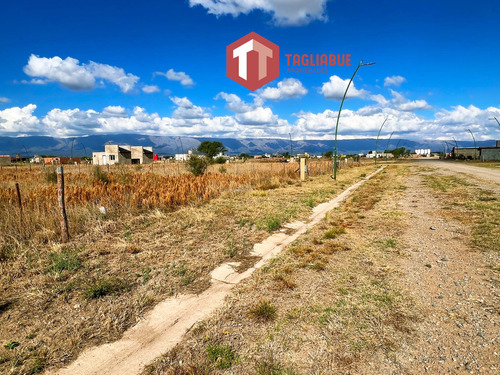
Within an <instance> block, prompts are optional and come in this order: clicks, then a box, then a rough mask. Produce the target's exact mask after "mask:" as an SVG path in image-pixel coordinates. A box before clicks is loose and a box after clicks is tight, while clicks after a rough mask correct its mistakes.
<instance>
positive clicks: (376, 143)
mask: <svg viewBox="0 0 500 375" xmlns="http://www.w3.org/2000/svg"><path fill="white" fill-rule="evenodd" d="M388 119H389V117H386V118H385V120H384V122H383V123H382V125H381V126H380V129H379V130H378V134H377V140H376V141H375V165H377V147H378V146H377V145H378V137H380V132H381V131H382V128H383V127H384V125H385V123H386V121H387V120H388Z"/></svg>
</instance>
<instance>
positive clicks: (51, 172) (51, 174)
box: [45, 167, 57, 184]
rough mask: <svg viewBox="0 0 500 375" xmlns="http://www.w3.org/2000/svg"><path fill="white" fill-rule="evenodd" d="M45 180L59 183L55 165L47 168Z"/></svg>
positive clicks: (50, 182)
mask: <svg viewBox="0 0 500 375" xmlns="http://www.w3.org/2000/svg"><path fill="white" fill-rule="evenodd" d="M45 181H47V183H49V184H55V183H57V172H56V169H55V168H54V167H52V168H47V169H46V170H45Z"/></svg>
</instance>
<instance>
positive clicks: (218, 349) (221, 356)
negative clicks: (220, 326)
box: [207, 344, 236, 370]
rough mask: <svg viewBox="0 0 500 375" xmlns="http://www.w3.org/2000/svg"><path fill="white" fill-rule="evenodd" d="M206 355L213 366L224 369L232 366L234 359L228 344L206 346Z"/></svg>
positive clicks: (234, 356)
mask: <svg viewBox="0 0 500 375" xmlns="http://www.w3.org/2000/svg"><path fill="white" fill-rule="evenodd" d="M207 355H208V358H209V359H210V361H211V362H213V363H215V367H217V368H218V369H219V370H224V369H227V368H229V367H231V366H232V364H233V362H234V361H235V359H236V355H235V354H234V352H233V349H232V348H231V346H229V345H211V344H209V345H208V347H207Z"/></svg>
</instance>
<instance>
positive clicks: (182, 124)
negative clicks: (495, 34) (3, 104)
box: [0, 93, 500, 140]
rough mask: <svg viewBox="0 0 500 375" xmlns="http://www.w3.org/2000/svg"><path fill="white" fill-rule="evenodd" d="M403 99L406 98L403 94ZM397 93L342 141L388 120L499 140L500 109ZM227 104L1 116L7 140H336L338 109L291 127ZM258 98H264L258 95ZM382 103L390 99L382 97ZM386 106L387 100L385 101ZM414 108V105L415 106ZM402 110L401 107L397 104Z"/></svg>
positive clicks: (299, 119) (344, 132)
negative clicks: (126, 136) (419, 104)
mask: <svg viewBox="0 0 500 375" xmlns="http://www.w3.org/2000/svg"><path fill="white" fill-rule="evenodd" d="M398 94H399V93H398ZM399 95H400V96H398V95H394V98H393V99H391V100H390V102H389V104H388V105H386V106H383V105H380V104H376V105H369V106H365V107H362V108H359V109H357V110H351V109H348V108H345V109H344V110H343V111H342V115H341V118H340V125H339V139H349V138H351V139H352V138H374V137H376V136H377V132H378V130H379V128H380V125H381V124H382V122H383V121H384V119H385V118H386V117H388V121H387V123H386V124H385V126H384V129H383V131H382V133H381V137H382V138H388V137H389V135H390V134H391V132H392V131H394V132H395V134H394V138H399V137H404V138H407V139H415V140H425V139H434V140H439V139H443V140H449V139H452V137H455V138H456V139H457V140H470V134H469V133H468V132H467V129H471V130H472V131H473V132H474V135H475V136H476V139H477V140H485V139H499V138H500V129H499V126H498V125H497V124H496V122H494V121H490V118H491V117H493V116H495V117H500V107H489V108H479V107H476V106H473V105H470V106H468V107H465V106H456V107H452V108H448V109H441V110H439V111H437V112H436V113H435V114H434V117H431V118H427V117H423V116H421V115H419V114H417V113H415V112H412V111H405V110H402V109H399V108H398V105H395V103H394V101H395V100H396V101H399V102H401V103H403V102H404V101H405V100H407V99H406V98H404V97H403V96H402V95H401V94H399ZM217 97H219V98H221V99H224V100H225V101H226V102H227V105H228V106H229V105H234V106H235V107H232V108H233V111H234V114H233V115H225V116H212V115H211V114H210V113H209V112H207V111H206V110H205V109H204V108H202V107H200V106H197V105H195V104H193V103H192V102H191V100H189V99H188V98H186V97H172V98H171V100H172V102H173V103H174V105H175V107H174V110H173V113H172V115H171V116H170V117H168V116H165V117H162V116H160V115H159V114H158V113H149V112H147V110H146V109H145V108H142V107H134V108H133V109H126V108H124V107H122V106H119V105H115V106H113V105H110V106H107V107H105V108H104V109H102V111H100V112H99V111H97V110H94V109H87V110H82V109H79V108H74V109H60V108H54V109H52V110H50V111H49V112H47V113H46V114H45V115H40V117H37V116H36V115H35V114H34V112H35V110H36V108H37V107H36V105H34V104H29V105H27V106H25V107H22V108H21V107H12V108H7V109H4V110H1V111H0V135H3V136H5V135H7V136H19V135H28V134H29V135H51V136H59V137H68V136H76V135H85V134H112V133H135V134H146V135H158V134H168V135H185V136H205V137H207V136H219V137H235V138H245V137H247V138H248V137H288V133H292V134H294V135H300V137H301V138H304V139H333V138H334V131H335V123H336V119H337V111H332V110H325V111H323V112H319V113H315V112H310V111H300V112H298V113H297V114H295V115H294V116H295V118H296V120H295V121H294V122H293V123H289V122H288V121H287V120H286V119H284V118H280V116H278V114H276V113H273V111H272V109H271V108H269V107H263V106H262V103H261V102H260V101H258V100H257V101H254V102H253V103H245V102H244V101H243V100H241V99H240V98H239V97H238V96H237V95H235V94H227V93H220V94H218V95H217ZM255 98H256V99H257V97H255ZM376 99H378V102H381V103H383V102H384V101H383V98H379V97H377V98H376ZM386 100H387V99H386ZM410 103H411V102H410ZM396 104H397V103H396Z"/></svg>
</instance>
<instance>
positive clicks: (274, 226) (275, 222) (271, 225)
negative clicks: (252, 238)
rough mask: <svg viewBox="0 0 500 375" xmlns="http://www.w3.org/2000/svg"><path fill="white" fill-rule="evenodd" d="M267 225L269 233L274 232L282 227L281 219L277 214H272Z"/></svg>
mask: <svg viewBox="0 0 500 375" xmlns="http://www.w3.org/2000/svg"><path fill="white" fill-rule="evenodd" d="M266 226H267V231H268V232H269V233H271V232H274V231H275V230H278V229H279V228H280V227H281V220H280V218H279V217H277V216H272V217H270V218H268V219H267V220H266Z"/></svg>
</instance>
